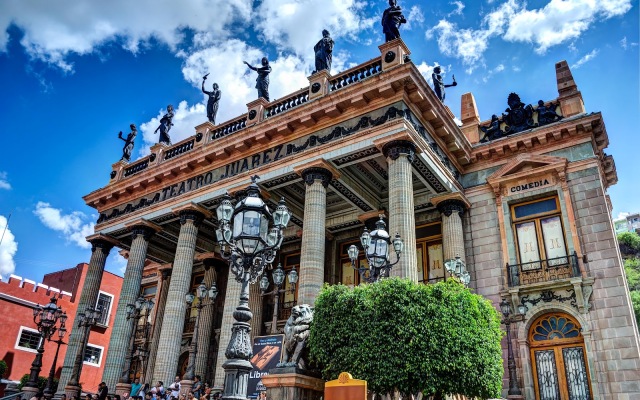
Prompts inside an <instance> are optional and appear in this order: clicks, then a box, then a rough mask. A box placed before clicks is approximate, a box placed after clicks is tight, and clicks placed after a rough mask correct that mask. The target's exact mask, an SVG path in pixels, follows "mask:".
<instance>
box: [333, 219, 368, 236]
mask: <svg viewBox="0 0 640 400" xmlns="http://www.w3.org/2000/svg"><path fill="white" fill-rule="evenodd" d="M362 225H363V224H362V222H361V221H358V220H355V221H349V222H345V223H342V224H339V225H334V226H330V227H327V230H328V231H329V232H331V233H336V232H340V231H343V230H346V229H351V228H354V227H356V226H362Z"/></svg>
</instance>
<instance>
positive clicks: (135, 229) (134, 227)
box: [124, 218, 162, 241]
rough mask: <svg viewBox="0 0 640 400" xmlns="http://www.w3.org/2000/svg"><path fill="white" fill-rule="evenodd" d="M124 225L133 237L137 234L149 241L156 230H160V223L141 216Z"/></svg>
mask: <svg viewBox="0 0 640 400" xmlns="http://www.w3.org/2000/svg"><path fill="white" fill-rule="evenodd" d="M124 226H125V227H126V228H128V229H129V230H130V231H131V234H132V236H133V237H134V238H135V237H136V236H138V235H142V236H143V237H144V240H146V241H149V240H150V239H151V237H152V236H153V235H154V234H155V233H156V232H160V231H161V230H162V227H161V226H160V225H156V224H154V223H153V222H149V221H147V220H146V219H143V218H140V219H138V220H135V221H132V222H128V223H126V224H124Z"/></svg>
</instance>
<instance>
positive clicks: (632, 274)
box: [618, 232, 640, 327]
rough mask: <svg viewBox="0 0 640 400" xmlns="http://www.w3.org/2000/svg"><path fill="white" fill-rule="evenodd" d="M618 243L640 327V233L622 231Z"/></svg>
mask: <svg viewBox="0 0 640 400" xmlns="http://www.w3.org/2000/svg"><path fill="white" fill-rule="evenodd" d="M618 244H619V245H620V252H621V253H622V256H623V257H624V272H625V275H626V276H627V283H628V284H629V294H630V295H631V304H632V306H633V311H634V313H635V315H636V322H637V325H638V326H639V327H640V235H638V234H637V233H635V232H623V233H620V234H618Z"/></svg>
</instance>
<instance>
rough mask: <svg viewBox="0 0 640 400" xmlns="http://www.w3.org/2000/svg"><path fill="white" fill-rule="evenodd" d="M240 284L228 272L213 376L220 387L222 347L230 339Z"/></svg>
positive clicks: (223, 360)
mask: <svg viewBox="0 0 640 400" xmlns="http://www.w3.org/2000/svg"><path fill="white" fill-rule="evenodd" d="M241 290H242V284H241V283H240V282H238V281H237V280H236V277H235V275H234V274H232V273H231V272H229V278H228V279H227V293H226V294H225V298H224V310H223V311H222V325H221V326H220V340H219V341H218V359H217V361H216V372H215V376H214V380H213V382H214V386H215V387H216V388H221V387H222V386H223V385H224V369H223V368H222V364H224V362H225V361H226V360H227V357H226V356H225V352H224V349H226V348H227V344H228V343H229V341H230V340H231V328H232V326H233V322H234V321H235V320H234V319H233V312H234V311H235V310H236V307H237V306H238V301H239V299H240V292H241Z"/></svg>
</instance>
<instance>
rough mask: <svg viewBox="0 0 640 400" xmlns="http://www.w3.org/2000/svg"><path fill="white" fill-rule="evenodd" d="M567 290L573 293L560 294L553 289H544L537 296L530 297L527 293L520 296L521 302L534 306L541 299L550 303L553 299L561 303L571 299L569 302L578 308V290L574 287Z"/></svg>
mask: <svg viewBox="0 0 640 400" xmlns="http://www.w3.org/2000/svg"><path fill="white" fill-rule="evenodd" d="M566 291H567V292H568V293H571V294H570V295H569V296H560V295H558V294H556V293H554V291H553V290H543V291H542V292H540V295H539V296H538V297H535V298H530V295H525V296H522V297H521V298H520V304H522V305H523V306H525V307H527V305H526V304H525V303H529V304H531V305H532V306H535V305H536V304H538V303H540V302H541V301H543V302H545V303H550V302H552V301H553V300H555V301H559V302H561V303H564V302H565V301H570V303H569V304H571V306H573V307H574V308H575V309H576V310H577V309H578V304H577V302H576V292H575V290H573V289H566Z"/></svg>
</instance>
